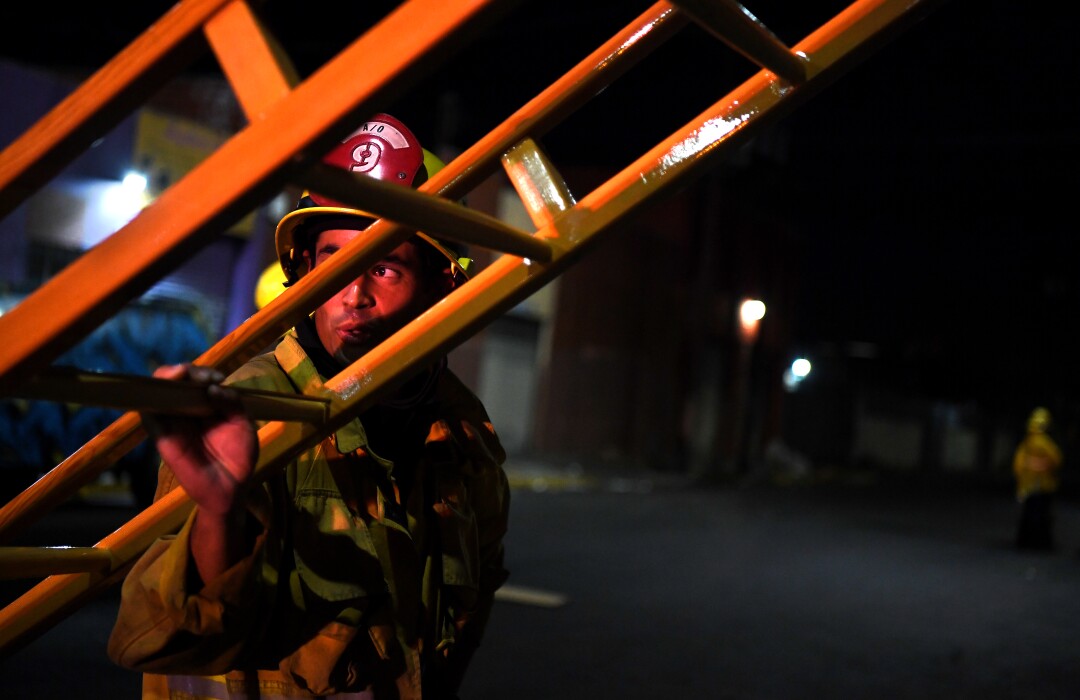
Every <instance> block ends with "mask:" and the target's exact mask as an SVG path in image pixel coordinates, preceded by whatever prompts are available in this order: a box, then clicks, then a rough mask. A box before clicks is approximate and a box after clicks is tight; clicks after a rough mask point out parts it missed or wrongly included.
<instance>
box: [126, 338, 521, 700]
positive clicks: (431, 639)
mask: <svg viewBox="0 0 1080 700" xmlns="http://www.w3.org/2000/svg"><path fill="white" fill-rule="evenodd" d="M322 381H323V379H322V377H320V376H319V375H318V373H317V371H316V369H315V366H314V364H313V363H312V362H311V360H310V359H309V358H308V357H307V355H306V354H305V353H304V350H303V348H302V347H301V346H300V344H299V342H298V341H297V338H296V336H295V332H294V331H292V332H290V333H289V334H287V335H286V336H285V337H284V338H283V340H282V341H281V342H280V343H279V344H278V346H277V347H276V348H275V350H274V352H273V353H267V354H264V355H261V356H259V357H257V358H254V359H253V360H251V361H250V362H249V363H247V364H246V365H244V366H243V367H241V368H240V369H238V370H237V371H236V372H234V373H233V375H232V376H230V378H229V380H228V383H229V384H236V385H240V386H245V387H252V388H258V389H268V390H272V391H293V392H296V391H302V390H303V388H305V387H308V388H310V387H311V386H313V385H314V383H316V382H322ZM365 420H367V414H365ZM397 423H400V421H399V422H397ZM399 428H400V430H401V432H400V434H399V435H398V436H397V437H398V438H400V439H401V440H403V441H404V443H405V447H404V448H403V449H397V450H396V451H395V455H396V457H395V458H396V459H397V460H398V461H397V462H396V463H395V462H393V461H391V460H389V459H386V458H384V456H382V455H377V454H376V453H375V452H374V451H373V450H372V449H371V445H370V443H371V441H370V440H369V439H368V435H367V433H366V432H365V426H364V425H363V424H362V423H361V421H360V419H354V420H353V421H351V422H350V423H348V424H347V425H346V426H344V427H343V428H341V429H340V430H338V431H337V432H336V433H334V434H333V435H331V436H329V437H327V438H326V439H325V440H323V441H322V442H321V443H320V444H319V445H317V446H316V447H314V448H312V449H309V450H307V451H305V452H303V453H301V454H300V455H299V456H298V457H297V458H296V460H295V461H293V462H292V463H290V464H289V465H288V466H287V467H286V468H285V469H284V470H283V472H282V473H280V474H278V475H273V476H271V477H269V478H268V479H267V480H266V481H265V482H264V483H263V485H262V486H263V488H262V489H257V490H256V491H257V497H255V498H253V499H252V501H251V504H250V505H249V512H250V515H251V516H252V517H253V518H255V519H257V520H258V522H259V523H261V525H262V532H261V534H260V535H259V536H258V537H257V539H256V540H255V542H254V543H253V546H252V549H251V552H250V554H249V555H248V556H247V557H246V558H245V559H244V560H242V561H240V562H239V563H237V564H236V565H235V566H234V567H233V568H232V569H230V570H229V571H227V572H225V573H224V574H223V575H222V576H220V577H219V578H218V579H217V580H214V581H210V582H208V583H206V584H205V585H202V586H201V587H198V588H196V587H194V586H192V585H191V581H192V580H197V577H194V578H189V567H193V563H192V562H191V560H190V555H189V548H188V537H189V531H190V527H191V522H192V520H191V518H189V519H188V521H187V523H186V524H185V526H184V527H183V528H182V529H181V531H180V532H179V533H178V534H177V535H174V536H169V537H164V538H162V539H160V540H159V541H157V542H156V543H155V544H154V545H153V546H151V547H150V548H149V549H148V550H147V552H146V553H145V554H144V555H143V556H142V557H141V558H140V559H139V561H138V562H137V563H136V564H135V566H134V568H133V569H132V571H131V572H130V573H129V574H128V576H127V578H126V579H125V581H124V585H123V588H122V596H121V598H122V599H121V606H120V610H119V613H118V616H117V621H116V624H115V626H114V628H113V631H112V635H111V637H110V639H109V646H108V653H109V656H110V658H111V659H112V660H113V661H114V662H116V663H118V664H120V665H121V666H124V667H127V668H131V669H134V670H138V671H142V672H144V673H145V674H147V675H145V676H144V683H143V687H144V695H143V697H144V698H168V697H174V698H190V697H221V698H237V697H243V698H260V697H281V696H284V697H305V696H313V695H316V696H328V697H335V698H372V699H374V700H378V699H380V698H384V697H392V698H408V699H417V698H421V697H422V696H423V692H424V691H423V689H424V688H428V689H429V691H430V689H431V687H433V686H437V687H438V691H439V693H449V694H451V695H452V694H453V693H454V692H456V689H457V687H458V685H459V684H460V682H461V678H462V676H463V675H464V672H465V667H466V666H467V665H468V662H469V660H470V658H471V654H472V651H473V650H474V649H475V648H476V646H477V645H478V644H479V642H480V638H481V636H482V633H483V629H484V626H485V625H486V622H487V618H488V614H489V612H490V610H491V606H492V604H493V601H494V594H495V590H496V589H497V588H498V587H499V586H501V585H502V583H503V582H504V581H505V580H506V578H507V571H506V570H505V568H504V566H503V536H504V535H505V533H506V527H507V516H508V509H509V500H510V492H509V487H508V484H507V479H506V475H505V473H504V471H503V469H502V466H501V465H502V463H503V461H504V460H505V453H504V452H503V449H502V446H501V445H500V443H499V440H498V438H497V437H496V435H495V431H494V429H493V428H492V426H491V423H490V421H489V419H488V416H487V413H486V411H485V410H484V408H483V405H482V404H481V403H480V401H479V399H477V398H476V397H475V395H473V394H472V392H470V391H469V390H468V389H467V388H466V387H465V386H464V385H463V384H462V383H461V382H460V380H459V379H458V378H457V377H455V376H454V375H453V373H451V372H450V371H449V370H446V369H443V370H442V372H441V374H439V375H438V378H437V380H436V383H435V385H434V388H433V390H432V392H431V394H430V396H429V399H428V400H427V401H425V402H423V403H422V404H421V405H420V406H419V407H413V408H412V409H411V412H410V418H409V420H408V422H407V424H404V425H403V426H400V425H399ZM375 443H376V444H378V445H380V446H382V445H384V443H383V442H382V441H380V440H375ZM176 486H177V484H176V480H175V477H174V476H173V475H172V472H171V471H170V470H169V469H168V467H167V466H165V465H162V467H161V473H160V475H159V485H158V497H160V496H161V495H163V494H164V493H166V492H168V491H169V490H171V489H172V488H175V487H176ZM190 571H193V568H192V569H190ZM165 674H167V675H165ZM422 675H423V679H422V678H421V676H422Z"/></svg>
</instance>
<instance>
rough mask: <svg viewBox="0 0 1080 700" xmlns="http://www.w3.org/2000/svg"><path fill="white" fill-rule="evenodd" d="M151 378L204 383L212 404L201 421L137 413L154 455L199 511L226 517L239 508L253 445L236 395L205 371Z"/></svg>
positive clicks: (175, 370)
mask: <svg viewBox="0 0 1080 700" xmlns="http://www.w3.org/2000/svg"><path fill="white" fill-rule="evenodd" d="M154 376H155V377H158V378H161V379H177V380H188V381H193V382H197V383H199V384H205V385H207V395H208V396H209V398H210V400H211V403H212V405H213V413H211V414H210V415H206V416H179V415H166V414H162V413H148V412H144V413H142V414H141V417H142V422H143V426H144V427H145V428H146V430H147V432H148V433H149V434H150V436H151V437H152V438H153V440H154V444H155V446H156V447H157V451H158V454H160V455H161V458H162V459H163V460H164V461H165V462H166V463H167V464H168V465H169V467H171V468H172V470H173V473H174V474H176V478H177V480H179V482H180V484H181V485H182V486H183V487H184V490H185V491H187V493H188V495H189V496H190V497H191V499H192V500H193V501H194V502H195V503H196V504H198V505H199V507H200V508H202V509H203V510H204V511H207V512H210V513H214V514H217V515H226V514H228V513H232V512H235V511H236V510H238V509H240V508H243V506H244V497H245V495H246V493H247V489H248V484H249V482H250V480H251V475H252V473H253V472H254V468H255V464H256V462H257V460H258V455H259V440H258V434H257V432H256V428H255V424H254V423H253V422H252V420H251V419H250V418H249V417H248V416H247V414H246V413H244V409H243V406H242V404H241V402H240V399H239V396H238V395H237V393H236V391H235V390H233V389H230V388H229V387H226V386H222V385H221V382H222V381H223V380H224V379H225V377H224V376H223V375H222V374H221V372H218V371H217V370H215V369H212V368H209V367H199V366H196V365H192V364H179V365H165V366H162V367H159V368H158V369H157V370H155V371H154Z"/></svg>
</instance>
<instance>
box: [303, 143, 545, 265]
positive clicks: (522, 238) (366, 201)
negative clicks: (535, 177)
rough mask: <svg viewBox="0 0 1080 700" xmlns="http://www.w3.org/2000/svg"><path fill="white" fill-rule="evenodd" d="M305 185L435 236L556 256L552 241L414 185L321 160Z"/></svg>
mask: <svg viewBox="0 0 1080 700" xmlns="http://www.w3.org/2000/svg"><path fill="white" fill-rule="evenodd" d="M304 185H305V186H306V187H307V189H310V190H312V191H315V192H319V193H320V194H323V195H324V196H327V197H330V198H332V199H336V200H338V201H339V202H346V203H348V204H349V205H352V206H355V207H356V208H358V209H361V210H363V211H369V212H372V213H374V214H377V215H378V216H380V217H383V218H386V219H390V220H391V221H394V222H396V223H399V224H403V225H406V226H409V227H411V228H414V229H417V230H419V231H423V232H425V233H427V234H429V235H433V236H445V237H446V238H450V239H452V240H455V241H460V242H462V243H471V244H474V245H478V246H480V247H482V248H488V249H491V250H498V251H501V252H504V253H510V254H511V255H518V256H520V257H523V258H529V259H530V260H535V261H538V262H550V261H551V259H552V250H551V246H550V245H549V244H548V243H547V242H546V241H544V240H542V239H539V238H533V237H532V236H531V235H529V234H528V233H525V232H524V231H520V230H518V229H516V228H514V227H512V226H508V225H506V224H504V223H503V222H501V221H499V220H498V219H496V218H495V217H493V216H488V215H487V214H484V213H482V212H479V211H477V210H475V209H469V208H468V207H464V206H462V205H460V204H457V203H454V202H451V201H449V200H446V199H442V198H440V197H434V196H432V195H429V194H424V193H423V192H418V191H416V190H414V189H412V188H410V187H402V186H401V185H396V184H392V183H388V182H383V181H381V180H378V179H376V178H372V177H363V176H355V175H351V174H350V173H348V172H346V171H344V170H341V169H339V168H332V167H329V166H326V165H321V164H320V165H317V166H315V167H314V168H312V169H311V170H310V171H308V174H307V176H306V177H305V182H304Z"/></svg>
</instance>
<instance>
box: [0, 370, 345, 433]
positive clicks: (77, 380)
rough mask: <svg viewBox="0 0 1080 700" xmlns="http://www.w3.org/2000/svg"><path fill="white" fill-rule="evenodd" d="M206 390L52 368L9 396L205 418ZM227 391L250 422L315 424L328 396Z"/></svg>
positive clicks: (321, 416) (325, 409)
mask: <svg viewBox="0 0 1080 700" xmlns="http://www.w3.org/2000/svg"><path fill="white" fill-rule="evenodd" d="M207 388H208V385H206V384H196V383H194V382H188V381H176V380H171V379H158V378H156V377H143V376H139V375H123V374H110V373H106V372H83V371H80V370H76V369H71V368H67V367H53V368H50V369H48V370H46V371H44V372H41V373H39V374H37V375H36V376H34V377H33V378H32V379H29V380H28V381H27V382H26V383H25V384H23V385H20V386H19V387H18V390H17V391H16V392H15V395H17V396H19V397H21V398H25V399H37V400H43V401H62V402H65V403H72V404H81V405H86V406H108V407H111V408H119V409H123V410H126V411H136V410H138V411H143V410H145V411H153V412H155V413H164V414H170V415H207V414H209V413H211V412H212V411H213V410H214V404H213V402H212V401H211V399H210V396H209V395H208V394H207ZM230 389H232V390H233V391H235V392H236V394H237V395H238V396H239V398H240V402H241V403H242V404H243V406H244V410H245V411H247V413H248V414H249V415H250V416H251V417H252V418H254V419H256V420H299V421H305V422H308V423H315V424H316V425H321V424H322V423H324V422H326V418H327V415H328V413H329V406H330V399H328V398H322V397H316V396H306V395H303V394H281V393H278V392H274V391H263V390H259V389H247V388H243V387H230Z"/></svg>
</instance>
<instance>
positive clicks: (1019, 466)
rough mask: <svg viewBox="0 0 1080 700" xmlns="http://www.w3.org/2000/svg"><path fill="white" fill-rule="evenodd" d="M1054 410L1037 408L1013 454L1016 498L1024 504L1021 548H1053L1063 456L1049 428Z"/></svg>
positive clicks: (1018, 537)
mask: <svg viewBox="0 0 1080 700" xmlns="http://www.w3.org/2000/svg"><path fill="white" fill-rule="evenodd" d="M1050 421H1051V417H1050V411H1048V410H1047V409H1045V408H1043V407H1041V406H1040V407H1039V408H1036V409H1035V410H1034V411H1032V412H1031V417H1030V418H1028V424H1027V435H1025V436H1024V439H1023V440H1021V441H1020V445H1019V446H1017V448H1016V453H1015V454H1014V455H1013V474H1015V476H1016V500H1017V501H1018V502H1019V503H1020V522H1019V525H1018V526H1017V529H1016V546H1017V547H1019V548H1020V549H1053V547H1054V513H1053V500H1054V494H1055V493H1056V492H1057V490H1058V480H1059V472H1060V471H1061V462H1062V455H1061V450H1060V448H1058V446H1057V443H1055V442H1054V440H1053V438H1051V437H1050V436H1049V435H1048V434H1047V431H1048V430H1049V429H1050Z"/></svg>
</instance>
